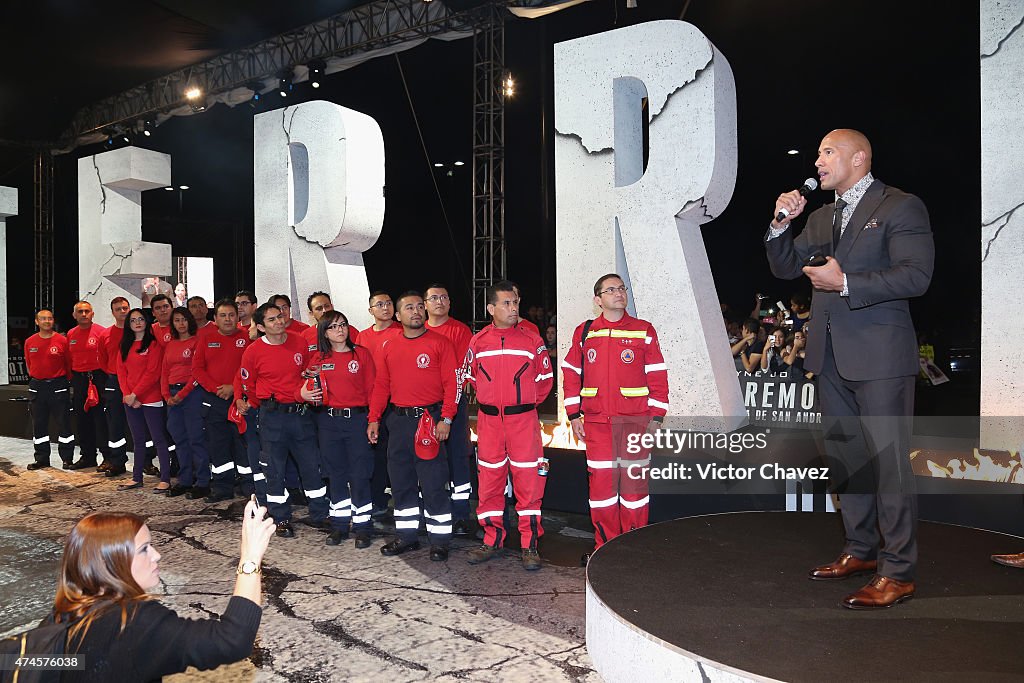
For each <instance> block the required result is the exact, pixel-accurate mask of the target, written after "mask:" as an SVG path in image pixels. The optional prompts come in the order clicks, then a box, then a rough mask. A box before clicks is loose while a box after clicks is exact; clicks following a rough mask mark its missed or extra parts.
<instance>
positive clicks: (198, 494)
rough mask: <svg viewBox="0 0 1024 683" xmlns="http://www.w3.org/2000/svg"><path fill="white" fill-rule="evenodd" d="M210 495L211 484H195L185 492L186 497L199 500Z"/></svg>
mask: <svg viewBox="0 0 1024 683" xmlns="http://www.w3.org/2000/svg"><path fill="white" fill-rule="evenodd" d="M208 495H210V487H209V486H193V487H192V488H190V489H189V490H188V491H186V492H185V498H187V499H188V500H199V499H200V498H204V499H205V498H206V497H207V496H208Z"/></svg>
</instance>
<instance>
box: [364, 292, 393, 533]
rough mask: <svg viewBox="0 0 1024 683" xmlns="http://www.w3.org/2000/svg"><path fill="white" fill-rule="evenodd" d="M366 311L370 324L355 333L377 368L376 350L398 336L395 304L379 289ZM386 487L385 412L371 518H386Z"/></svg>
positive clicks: (372, 485) (376, 450)
mask: <svg viewBox="0 0 1024 683" xmlns="http://www.w3.org/2000/svg"><path fill="white" fill-rule="evenodd" d="M368 310H369V312H370V315H371V316H373V324H372V325H370V326H369V327H367V328H366V329H365V330H363V331H362V332H360V333H359V343H360V345H361V346H364V347H366V348H367V349H369V350H370V355H371V356H373V362H374V365H375V366H376V367H380V350H381V349H382V348H383V347H384V345H385V344H386V343H387V342H388V340H389V339H391V338H392V337H394V336H396V335H399V334H401V333H402V326H401V325H399V324H398V323H396V322H395V304H394V302H393V301H392V300H391V295H390V294H388V293H387V292H385V291H384V290H382V289H378V290H377V291H375V292H374V293H373V294H371V295H370V307H369V309H368ZM353 331H354V330H353ZM388 485H389V480H388V428H387V409H385V411H384V415H383V416H381V420H380V431H379V432H378V435H377V443H376V444H375V446H374V449H373V478H372V479H371V480H370V495H371V497H372V499H373V514H375V515H378V516H380V515H385V514H387V510H388V494H387V493H386V490H387V487H388Z"/></svg>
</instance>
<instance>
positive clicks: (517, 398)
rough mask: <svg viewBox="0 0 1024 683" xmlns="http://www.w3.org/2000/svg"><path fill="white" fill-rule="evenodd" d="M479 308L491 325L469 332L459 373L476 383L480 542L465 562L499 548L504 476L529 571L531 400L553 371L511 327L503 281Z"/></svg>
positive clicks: (534, 449) (542, 477)
mask: <svg viewBox="0 0 1024 683" xmlns="http://www.w3.org/2000/svg"><path fill="white" fill-rule="evenodd" d="M487 312H488V313H489V314H490V315H491V318H492V320H493V324H491V325H488V326H487V327H485V328H484V329H483V330H481V331H480V332H477V333H476V335H474V336H473V338H472V339H471V340H470V342H469V349H468V351H467V352H466V366H465V376H466V379H467V380H469V381H470V382H471V383H473V385H474V386H475V387H476V398H477V402H478V403H479V406H480V410H479V412H478V413H477V423H476V424H477V452H478V454H477V472H478V474H479V478H480V488H479V491H478V493H479V496H480V501H479V503H478V504H477V508H476V516H477V519H478V520H479V521H480V526H482V527H483V530H484V543H483V545H482V546H480V547H478V548H475V549H473V550H470V551H469V563H470V564H479V563H480V562H486V561H487V560H489V559H491V558H492V557H494V556H495V555H497V554H498V553H499V552H500V551H501V548H502V545H503V544H504V541H505V528H504V523H503V519H502V517H503V516H504V513H505V483H506V482H507V480H508V476H509V474H511V476H512V490H513V491H514V492H515V496H516V512H518V513H519V536H520V541H519V542H520V546H521V547H522V559H523V567H525V568H526V569H528V570H536V569H540V568H541V560H540V554H539V553H538V552H537V541H538V540H539V539H540V537H541V535H543V533H544V530H543V528H542V527H541V514H540V506H541V499H542V498H543V497H544V484H545V482H546V481H547V471H546V469H543V468H542V465H543V466H544V467H546V465H547V463H546V462H545V461H544V450H543V446H542V445H541V440H540V419H539V418H538V416H537V404H538V403H540V402H542V401H543V400H544V399H545V398H547V395H548V393H549V392H550V391H551V385H552V384H553V380H554V371H553V370H552V368H551V361H550V358H549V356H548V354H547V348H546V347H545V345H544V342H543V340H541V338H540V336H539V335H537V334H536V333H534V332H531V331H529V330H526V329H524V328H523V327H522V326H521V325H520V324H519V322H520V321H519V297H518V296H516V294H515V291H514V289H513V285H512V283H511V282H499V283H497V284H494V285H491V287H490V288H489V289H488V290H487ZM510 465H511V470H510V469H509V466H510Z"/></svg>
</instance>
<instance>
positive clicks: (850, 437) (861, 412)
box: [818, 334, 917, 581]
mask: <svg viewBox="0 0 1024 683" xmlns="http://www.w3.org/2000/svg"><path fill="white" fill-rule="evenodd" d="M818 389H819V391H820V393H821V412H822V418H821V419H822V430H823V433H824V442H825V453H826V455H827V457H828V461H829V462H828V464H829V467H830V471H829V475H830V480H831V486H832V490H833V491H834V492H836V493H837V494H838V495H839V504H840V511H841V513H842V517H843V526H844V527H845V531H846V546H845V548H844V552H847V553H849V554H851V555H853V556H854V557H857V558H860V559H862V560H872V559H877V560H878V574H879V575H881V576H887V577H889V578H892V579H896V580H898V581H912V580H913V579H914V571H915V568H916V565H917V496H916V488H915V484H914V474H913V472H912V470H911V466H910V435H911V428H912V419H913V418H912V416H913V414H914V376H908V377H893V378H889V379H879V380H865V381H858V382H855V381H851V380H847V379H844V378H843V377H842V376H840V374H839V372H838V370H837V369H836V363H835V358H834V356H833V354H832V338H831V334H829V335H828V337H827V338H826V340H825V364H824V366H823V368H822V371H821V374H820V375H819V376H818Z"/></svg>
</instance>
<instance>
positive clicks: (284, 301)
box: [268, 294, 309, 334]
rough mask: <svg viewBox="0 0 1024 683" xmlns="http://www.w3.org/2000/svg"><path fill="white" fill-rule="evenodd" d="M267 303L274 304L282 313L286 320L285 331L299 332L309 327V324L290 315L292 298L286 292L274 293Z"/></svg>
mask: <svg viewBox="0 0 1024 683" xmlns="http://www.w3.org/2000/svg"><path fill="white" fill-rule="evenodd" d="M268 303H270V304H272V305H273V306H276V307H277V308H278V309H279V310H280V311H281V313H282V314H283V315H284V319H285V320H286V321H287V325H286V326H285V331H287V332H291V333H292V334H301V333H302V331H303V330H304V329H306V328H307V327H309V325H307V324H306V323H304V322H302V321H301V320H296V319H295V318H293V317H292V300H291V298H290V297H289V296H288V295H287V294H275V295H274V296H272V297H270V301H269V302H268Z"/></svg>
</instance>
